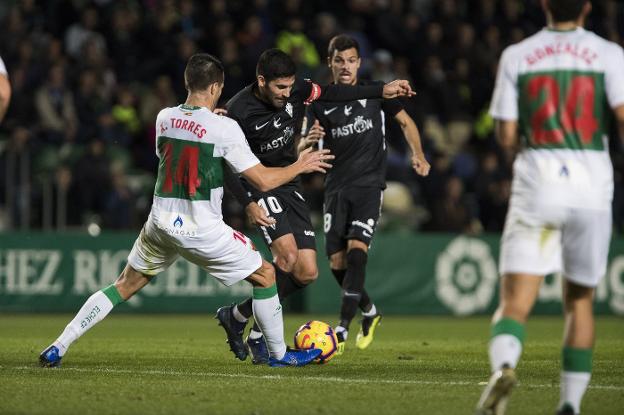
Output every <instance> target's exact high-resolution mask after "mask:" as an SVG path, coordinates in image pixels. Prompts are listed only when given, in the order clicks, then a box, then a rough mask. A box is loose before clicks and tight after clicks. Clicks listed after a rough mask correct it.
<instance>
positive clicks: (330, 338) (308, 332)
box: [295, 320, 338, 363]
mask: <svg viewBox="0 0 624 415" xmlns="http://www.w3.org/2000/svg"><path fill="white" fill-rule="evenodd" d="M295 347H296V348H298V349H321V350H322V353H321V355H320V356H319V357H318V358H317V359H316V360H315V362H317V363H327V362H329V360H330V359H331V358H332V357H334V355H335V354H336V349H337V347H338V339H337V338H336V333H334V329H332V328H331V326H330V325H329V324H327V323H323V322H322V321H317V320H312V321H308V322H307V323H305V324H303V325H302V326H301V327H299V329H298V330H297V332H296V333H295Z"/></svg>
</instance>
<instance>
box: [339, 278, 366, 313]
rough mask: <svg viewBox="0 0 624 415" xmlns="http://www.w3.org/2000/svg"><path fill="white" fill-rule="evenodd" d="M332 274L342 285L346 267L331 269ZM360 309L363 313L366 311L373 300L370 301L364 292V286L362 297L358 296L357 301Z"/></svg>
mask: <svg viewBox="0 0 624 415" xmlns="http://www.w3.org/2000/svg"><path fill="white" fill-rule="evenodd" d="M331 272H332V274H334V278H336V281H337V282H338V285H340V286H341V287H342V283H343V281H344V278H345V274H346V273H347V270H346V269H333V268H332V269H331ZM358 305H359V307H360V310H362V311H363V312H365V313H368V312H369V311H370V309H371V308H372V307H373V302H372V301H371V299H370V297H369V296H368V293H367V292H366V288H363V289H362V298H360V302H359V303H358Z"/></svg>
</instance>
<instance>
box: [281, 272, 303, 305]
mask: <svg viewBox="0 0 624 415" xmlns="http://www.w3.org/2000/svg"><path fill="white" fill-rule="evenodd" d="M273 268H275V282H276V283H277V295H278V296H279V299H280V301H282V300H283V299H284V298H286V297H288V296H289V295H290V294H292V293H294V292H297V291H299V290H300V289H302V288H303V287H305V285H303V284H301V283H300V282H299V281H297V280H296V279H295V277H294V275H293V274H292V272H286V271H284V270H283V269H281V268H280V267H278V266H277V265H276V264H273Z"/></svg>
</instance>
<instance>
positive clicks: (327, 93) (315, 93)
mask: <svg viewBox="0 0 624 415" xmlns="http://www.w3.org/2000/svg"><path fill="white" fill-rule="evenodd" d="M299 87H300V88H301V90H302V96H304V97H307V98H305V99H304V103H305V104H311V103H312V102H314V101H316V100H321V101H330V102H345V101H355V100H356V99H375V98H385V99H391V98H396V97H411V96H414V95H416V93H415V92H414V91H413V90H412V87H411V86H410V84H409V82H408V81H406V80H403V79H397V80H395V81H392V82H389V83H387V84H385V85H382V84H379V85H377V84H373V85H341V84H330V85H324V86H320V85H318V84H315V83H314V82H310V81H303V82H302V83H300V85H299Z"/></svg>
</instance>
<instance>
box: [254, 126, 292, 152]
mask: <svg viewBox="0 0 624 415" xmlns="http://www.w3.org/2000/svg"><path fill="white" fill-rule="evenodd" d="M294 133H295V129H294V128H293V127H286V128H284V132H283V133H282V135H281V136H280V137H277V138H276V139H274V140H271V141H267V142H266V143H263V144H262V145H260V152H261V153H266V152H267V151H271V150H275V149H276V148H280V147H283V146H285V145H286V144H288V143H289V142H290V140H291V139H292V137H293V135H294Z"/></svg>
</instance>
